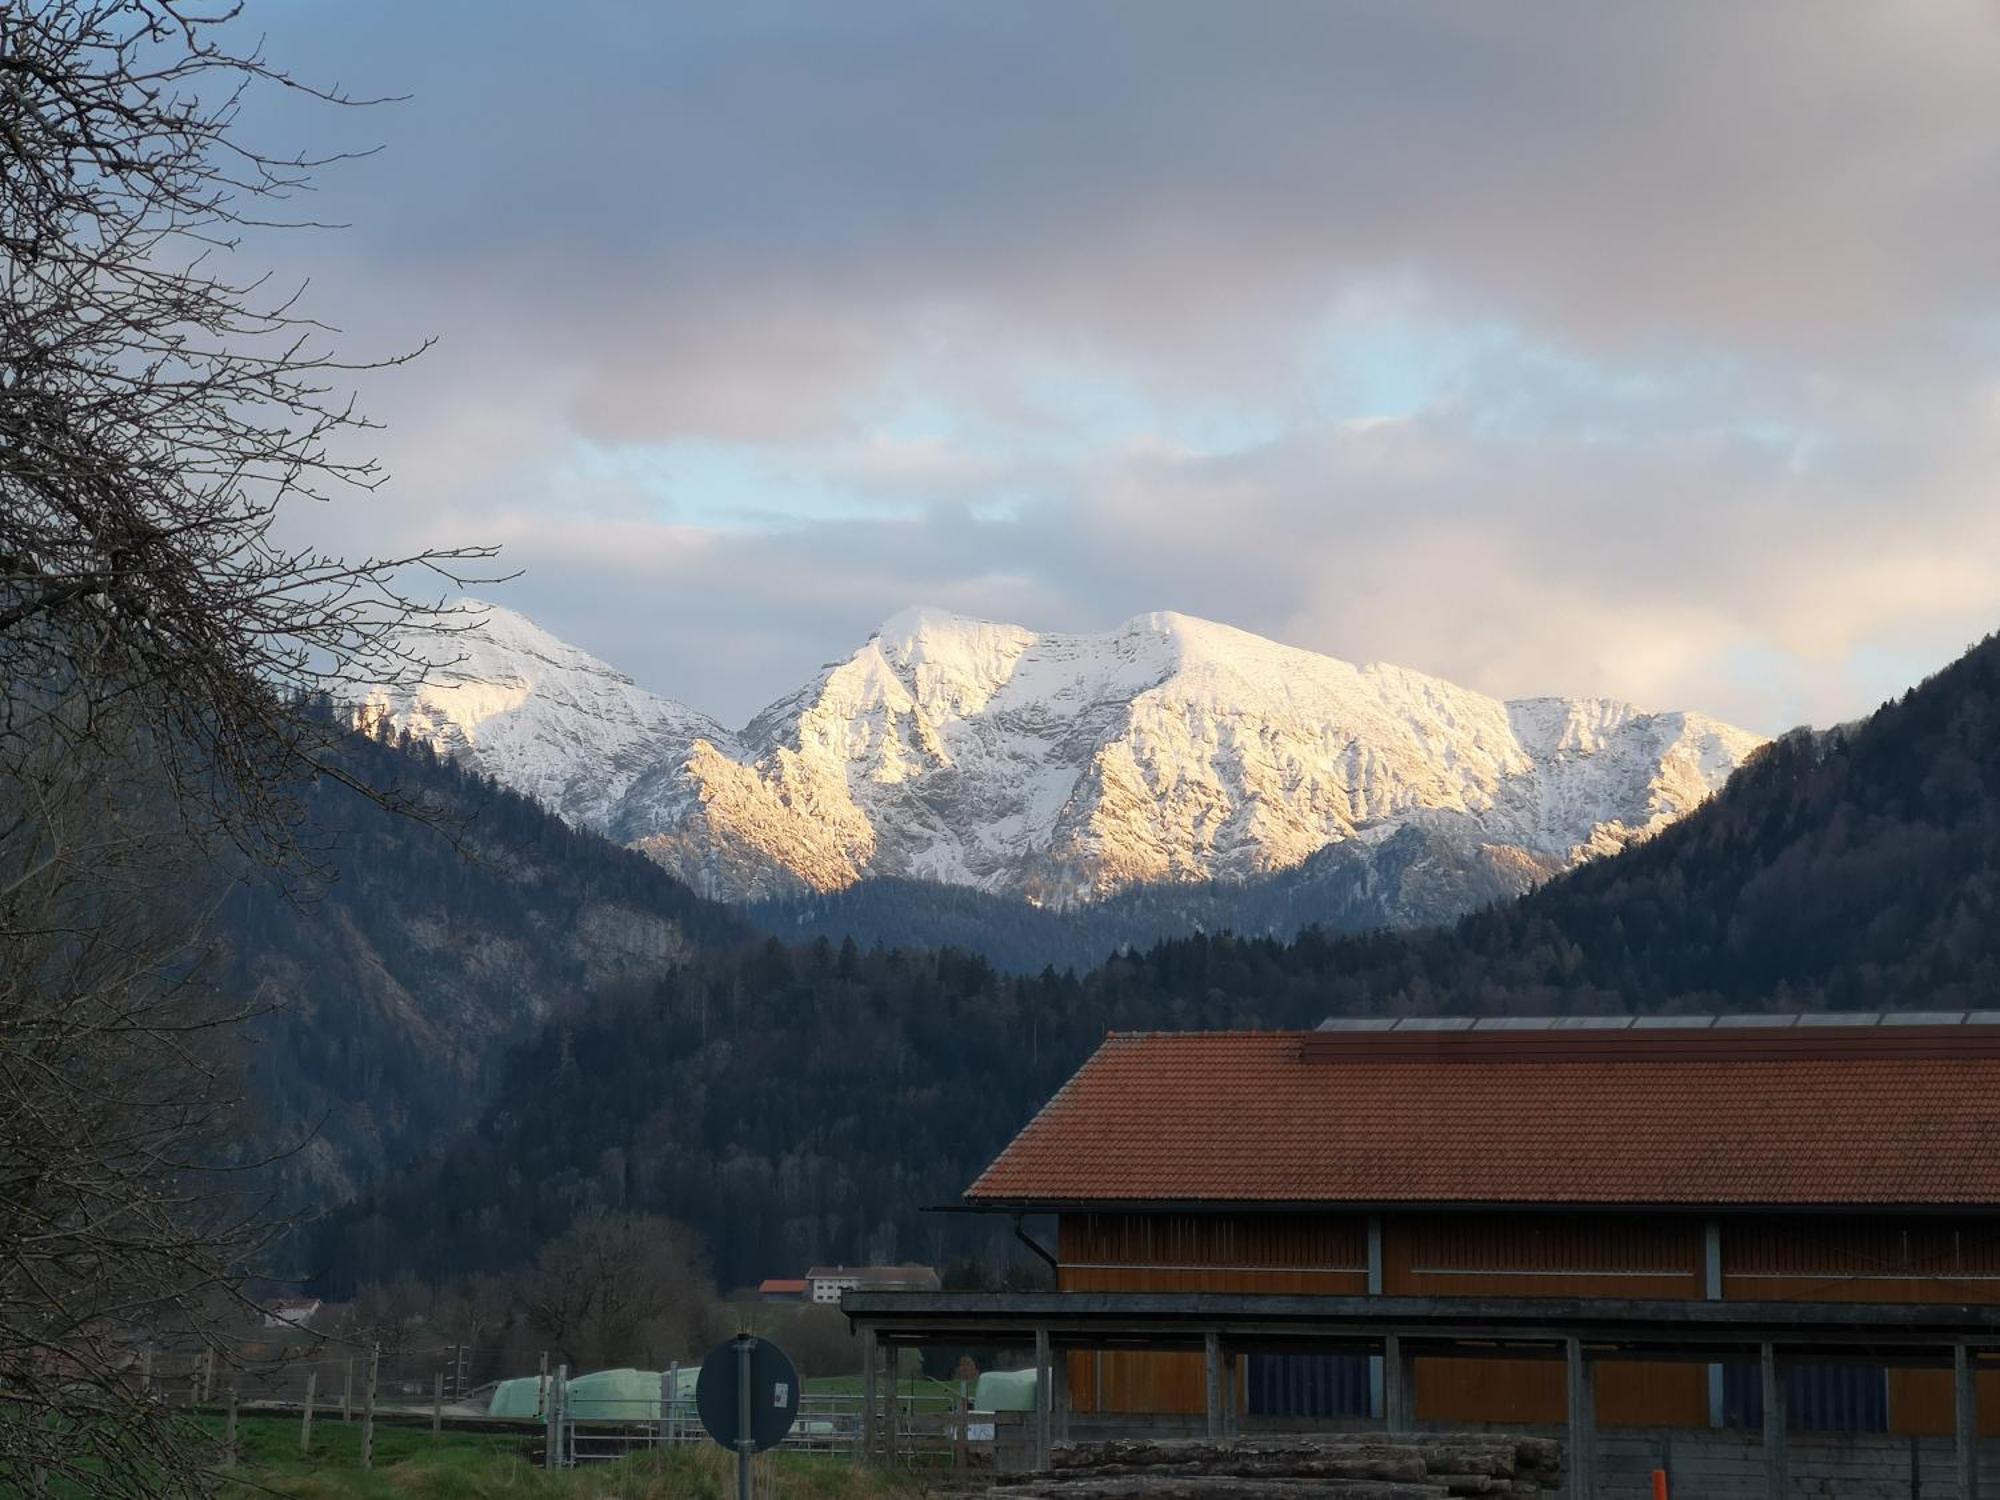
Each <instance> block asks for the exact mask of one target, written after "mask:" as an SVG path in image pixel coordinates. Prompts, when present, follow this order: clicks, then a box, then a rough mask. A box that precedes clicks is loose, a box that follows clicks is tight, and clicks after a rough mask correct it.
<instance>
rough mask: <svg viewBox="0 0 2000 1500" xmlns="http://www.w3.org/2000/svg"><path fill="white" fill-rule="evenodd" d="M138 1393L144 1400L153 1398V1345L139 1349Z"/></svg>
mask: <svg viewBox="0 0 2000 1500" xmlns="http://www.w3.org/2000/svg"><path fill="white" fill-rule="evenodd" d="M139 1395H140V1396H141V1397H142V1398H143V1399H145V1400H148V1401H150V1400H152V1398H153V1346H152V1345H151V1344H148V1345H147V1346H146V1347H145V1348H144V1349H141V1350H140V1351H139Z"/></svg>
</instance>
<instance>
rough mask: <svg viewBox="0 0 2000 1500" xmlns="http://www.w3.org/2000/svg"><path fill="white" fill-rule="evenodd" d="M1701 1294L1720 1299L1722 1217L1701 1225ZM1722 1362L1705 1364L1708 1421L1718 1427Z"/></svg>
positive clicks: (1719, 1427) (1721, 1405) (1708, 1299)
mask: <svg viewBox="0 0 2000 1500" xmlns="http://www.w3.org/2000/svg"><path fill="white" fill-rule="evenodd" d="M1701 1252H1702V1271H1701V1294H1702V1297H1703V1298H1704V1299H1705V1300H1706V1301H1709V1302H1720V1301H1721V1300H1722V1221H1721V1220H1720V1219H1710V1220H1708V1221H1707V1222H1706V1223H1705V1224H1704V1225H1703V1226H1702V1234H1701ZM1722 1396H1723V1385H1722V1365H1721V1363H1720V1362H1719V1361H1712V1362H1711V1363H1710V1364H1709V1365H1708V1425H1709V1426H1710V1427H1712V1428H1715V1429H1717V1430H1720V1429H1721V1427H1722V1419H1723V1415H1724V1413H1723V1409H1722V1408H1723V1399H1722Z"/></svg>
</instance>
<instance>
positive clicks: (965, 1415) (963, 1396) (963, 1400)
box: [951, 1380, 972, 1469]
mask: <svg viewBox="0 0 2000 1500" xmlns="http://www.w3.org/2000/svg"><path fill="white" fill-rule="evenodd" d="M953 1422H954V1424H955V1425H954V1426H953V1428H952V1435H951V1466H952V1467H953V1468H954V1469H963V1468H964V1467H965V1465H966V1462H967V1460H968V1457H969V1454H968V1451H967V1447H966V1445H967V1444H968V1443H970V1442H971V1441H972V1433H971V1430H970V1429H971V1427H972V1396H971V1393H970V1391H969V1389H968V1388H967V1386H966V1383H965V1382H964V1381H963V1380H961V1381H960V1382H959V1383H958V1406H957V1407H956V1408H955V1415H954V1417H953Z"/></svg>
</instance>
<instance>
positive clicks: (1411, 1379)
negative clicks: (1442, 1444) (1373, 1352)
mask: <svg viewBox="0 0 2000 1500" xmlns="http://www.w3.org/2000/svg"><path fill="white" fill-rule="evenodd" d="M1382 1425H1383V1426H1384V1427H1386V1428H1387V1429H1388V1430H1389V1431H1390V1432H1415V1431H1416V1429H1417V1361H1416V1358H1415V1356H1413V1355H1412V1354H1411V1353H1410V1351H1409V1349H1408V1348H1407V1346H1405V1344H1404V1343H1403V1340H1402V1339H1401V1338H1400V1337H1398V1336H1397V1335H1396V1334H1393V1333H1392V1334H1388V1335H1386V1336H1385V1337H1384V1338H1383V1340H1382Z"/></svg>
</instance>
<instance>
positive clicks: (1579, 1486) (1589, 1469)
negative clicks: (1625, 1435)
mask: <svg viewBox="0 0 2000 1500" xmlns="http://www.w3.org/2000/svg"><path fill="white" fill-rule="evenodd" d="M1563 1366H1564V1378H1563V1388H1564V1394H1565V1396H1566V1397H1567V1398H1568V1404H1569V1495H1570V1500H1595V1496H1596V1494H1597V1411H1596V1402H1595V1401H1594V1400H1592V1397H1593V1396H1594V1395H1595V1392H1594V1391H1593V1390H1592V1389H1591V1370H1590V1361H1589V1360H1587V1359H1585V1358H1584V1356H1583V1340H1581V1339H1564V1340H1563Z"/></svg>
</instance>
